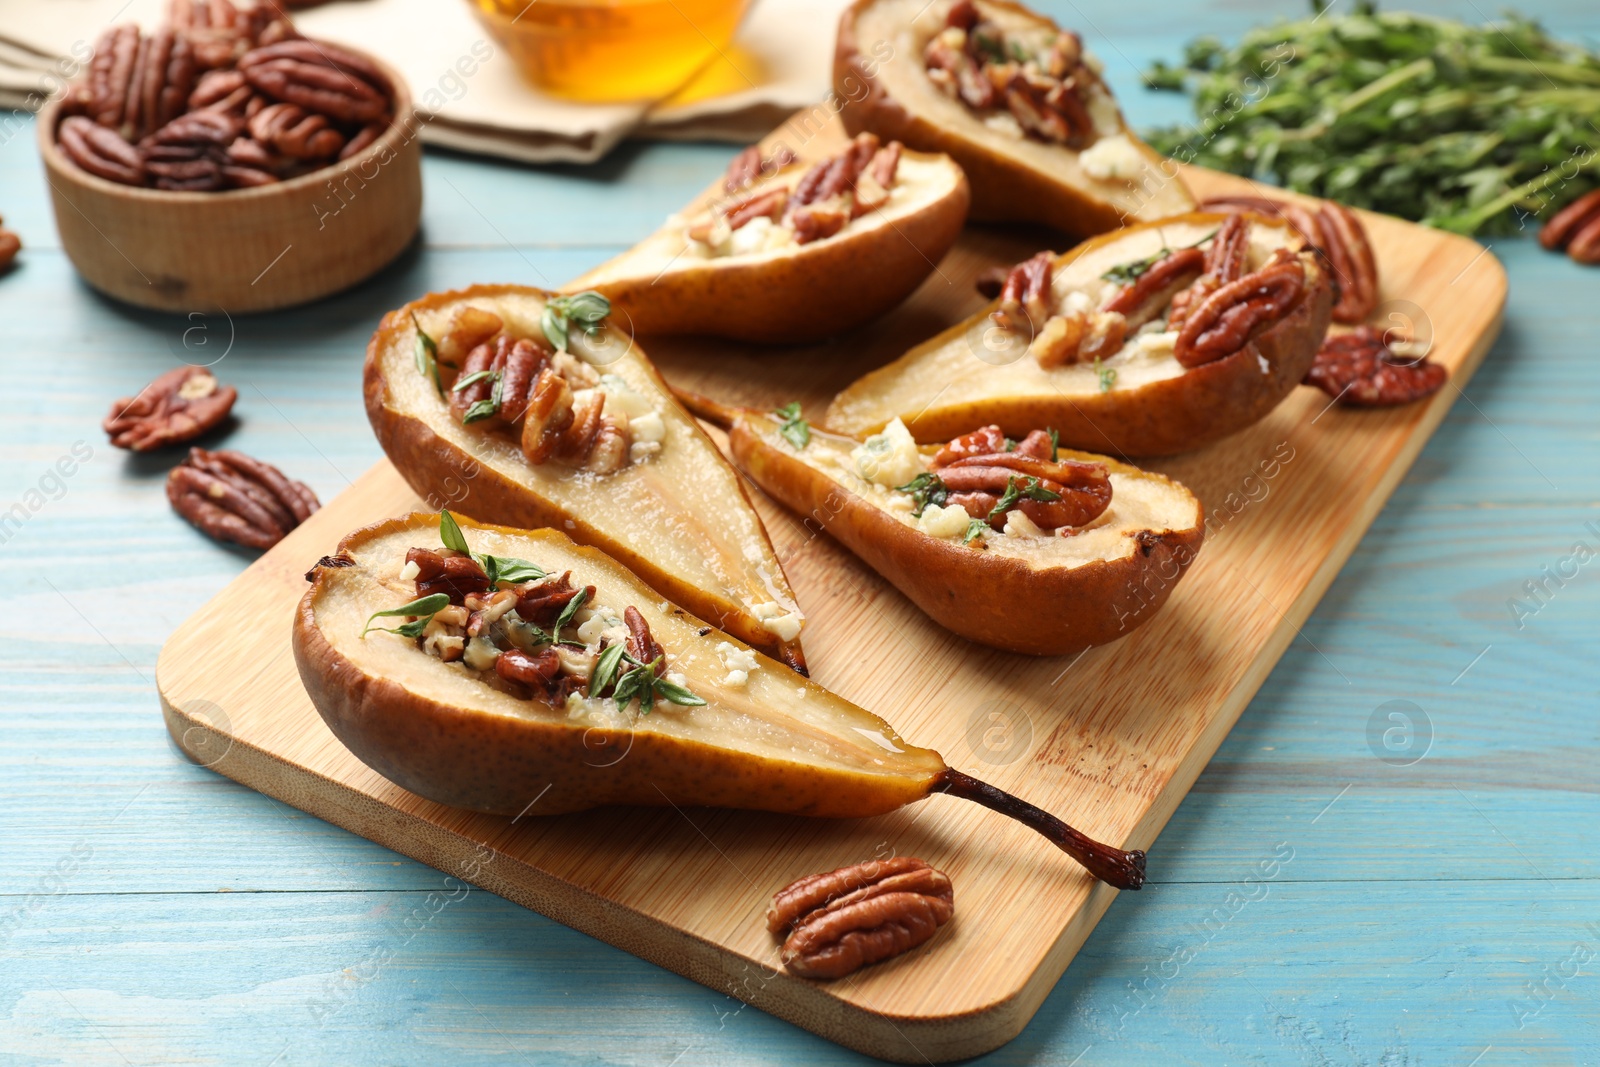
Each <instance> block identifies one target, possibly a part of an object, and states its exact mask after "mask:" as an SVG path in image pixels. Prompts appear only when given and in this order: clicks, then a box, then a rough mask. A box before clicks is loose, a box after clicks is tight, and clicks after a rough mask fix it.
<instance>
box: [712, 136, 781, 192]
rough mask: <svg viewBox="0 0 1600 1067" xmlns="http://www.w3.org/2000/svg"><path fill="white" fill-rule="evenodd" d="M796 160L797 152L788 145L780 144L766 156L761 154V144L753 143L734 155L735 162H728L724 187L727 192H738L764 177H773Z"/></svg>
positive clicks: (723, 181)
mask: <svg viewBox="0 0 1600 1067" xmlns="http://www.w3.org/2000/svg"><path fill="white" fill-rule="evenodd" d="M794 161H795V154H794V153H793V152H792V151H790V150H789V146H788V145H784V144H780V145H778V146H777V147H775V148H774V149H773V150H772V154H771V155H770V156H766V157H763V156H762V155H761V146H760V145H751V146H750V147H749V148H746V149H745V150H744V151H743V152H740V153H739V154H738V155H736V156H734V157H733V162H732V163H729V164H728V172H727V174H726V175H725V176H724V177H723V179H722V188H723V189H724V190H726V191H727V192H730V193H737V192H738V191H739V190H740V189H747V188H749V187H750V186H752V185H754V184H755V183H756V182H758V181H760V180H761V179H762V178H770V177H772V175H774V174H776V173H778V172H779V171H780V170H782V169H783V168H784V167H787V166H788V165H789V164H791V163H793V162H794Z"/></svg>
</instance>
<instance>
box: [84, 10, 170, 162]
mask: <svg viewBox="0 0 1600 1067" xmlns="http://www.w3.org/2000/svg"><path fill="white" fill-rule="evenodd" d="M194 80H195V60H194V51H193V49H192V48H191V47H190V45H189V41H188V40H187V39H186V38H185V37H183V36H182V35H181V34H175V33H173V32H172V31H171V30H159V31H157V32H156V33H153V34H150V35H148V36H146V35H144V34H141V33H140V32H139V27H137V26H131V25H129V26H118V27H115V28H113V29H111V30H108V31H107V32H106V33H105V34H104V35H102V36H101V38H100V41H99V44H98V45H97V52H96V54H95V58H94V59H93V60H92V61H91V62H90V65H89V86H88V95H87V104H88V113H89V115H90V116H91V117H92V118H93V119H94V120H95V121H96V122H98V123H99V124H100V125H102V126H105V127H107V128H109V129H112V130H115V131H117V132H118V133H119V134H121V135H122V137H123V138H124V139H126V140H129V141H137V140H139V139H140V138H142V137H147V136H149V134H150V133H152V132H153V131H154V130H156V129H158V128H159V127H161V126H164V125H165V124H167V123H168V122H171V121H172V120H173V119H175V118H177V117H178V116H179V115H181V114H182V113H183V110H184V108H185V106H186V105H187V103H188V99H189V93H190V91H191V90H192V89H193V88H194Z"/></svg>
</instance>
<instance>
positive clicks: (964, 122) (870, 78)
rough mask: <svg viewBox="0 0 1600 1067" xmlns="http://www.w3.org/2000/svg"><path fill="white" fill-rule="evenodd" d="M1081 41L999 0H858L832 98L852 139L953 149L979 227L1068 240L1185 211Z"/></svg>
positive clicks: (1171, 171)
mask: <svg viewBox="0 0 1600 1067" xmlns="http://www.w3.org/2000/svg"><path fill="white" fill-rule="evenodd" d="M1100 70H1101V68H1100V62H1099V61H1098V60H1097V59H1096V58H1095V57H1094V56H1093V55H1092V54H1091V53H1089V52H1087V51H1086V50H1085V49H1084V48H1083V42H1082V40H1081V39H1080V38H1079V36H1078V35H1077V34H1076V33H1073V32H1072V31H1070V30H1063V29H1061V28H1060V27H1059V26H1057V25H1056V24H1055V23H1054V22H1053V21H1051V20H1050V19H1049V18H1046V17H1045V16H1043V15H1040V14H1037V13H1036V12H1033V11H1030V10H1028V9H1027V8H1025V7H1023V6H1022V5H1021V4H1014V3H1009V2H1006V0H981V2H977V3H974V2H972V0H932V2H931V3H930V2H928V0H856V2H855V3H854V4H852V5H851V6H850V7H849V8H848V9H846V11H845V13H844V15H843V16H842V17H841V19H840V21H839V37H838V44H837V49H836V52H835V56H834V67H833V81H834V90H835V91H836V92H837V94H838V96H839V99H840V100H841V101H843V105H842V109H841V111H840V118H841V119H842V120H843V122H844V126H845V129H847V130H849V131H850V132H851V133H852V134H855V133H860V132H862V131H870V132H872V133H875V134H877V135H878V136H879V137H881V138H883V139H885V140H897V141H900V142H902V143H904V144H905V145H906V146H907V147H909V148H916V149H921V150H922V151H925V152H943V153H946V154H947V155H949V156H950V157H951V158H952V159H954V160H955V161H956V162H957V163H959V164H961V168H962V170H964V171H966V174H967V180H968V181H969V182H971V183H972V217H973V218H975V219H994V220H1016V221H1023V222H1039V223H1043V224H1045V225H1047V226H1053V227H1055V228H1056V229H1058V230H1061V231H1063V232H1065V233H1068V234H1071V235H1073V236H1077V237H1081V236H1085V235H1088V234H1096V233H1103V232H1104V231H1106V230H1111V229H1115V228H1116V227H1118V226H1121V225H1124V224H1125V223H1127V222H1130V221H1137V220H1141V219H1155V218H1162V217H1163V216H1168V215H1176V214H1180V213H1182V212H1185V211H1192V210H1193V209H1194V198H1193V196H1191V195H1190V193H1189V190H1188V187H1187V186H1185V185H1184V183H1183V180H1182V179H1181V178H1180V177H1178V167H1177V165H1176V164H1174V163H1173V162H1171V161H1170V160H1166V159H1164V158H1162V157H1161V156H1159V155H1157V154H1156V152H1155V151H1154V150H1152V149H1151V148H1150V147H1149V146H1147V145H1145V144H1144V143H1143V142H1142V141H1140V140H1139V139H1138V138H1137V137H1135V136H1134V134H1133V132H1132V131H1131V130H1129V129H1128V125H1127V123H1126V122H1124V121H1123V118H1122V112H1121V110H1120V109H1119V108H1118V107H1117V102H1116V100H1115V99H1113V97H1112V95H1111V90H1110V89H1109V88H1107V86H1106V84H1105V81H1104V79H1103V78H1102V77H1101V76H1100Z"/></svg>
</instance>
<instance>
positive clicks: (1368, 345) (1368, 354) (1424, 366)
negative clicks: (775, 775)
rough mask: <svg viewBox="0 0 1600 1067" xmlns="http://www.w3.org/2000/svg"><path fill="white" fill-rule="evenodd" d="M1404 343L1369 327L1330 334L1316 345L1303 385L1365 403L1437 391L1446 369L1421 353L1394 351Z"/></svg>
mask: <svg viewBox="0 0 1600 1067" xmlns="http://www.w3.org/2000/svg"><path fill="white" fill-rule="evenodd" d="M1404 344H1405V343H1404V342H1401V341H1397V340H1395V339H1393V338H1391V337H1389V336H1388V335H1386V334H1384V333H1383V332H1382V331H1380V330H1378V329H1377V328H1375V327H1372V326H1358V327H1356V328H1355V329H1354V330H1349V331H1347V332H1345V333H1337V334H1330V335H1329V336H1328V337H1327V339H1325V340H1324V341H1323V342H1322V347H1321V348H1320V349H1318V350H1317V359H1316V362H1315V363H1313V364H1312V365H1311V370H1309V371H1308V372H1306V377H1305V384H1307V385H1314V386H1316V387H1317V388H1318V389H1321V390H1322V391H1323V392H1324V393H1327V394H1328V395H1329V396H1331V397H1333V398H1334V399H1335V400H1337V401H1339V403H1341V404H1348V405H1350V406H1351V407H1367V408H1373V407H1394V406H1397V405H1400V404H1409V403H1411V402H1412V401H1414V400H1421V399H1422V398H1423V397H1426V396H1431V395H1432V394H1434V393H1436V392H1438V391H1439V389H1440V388H1441V387H1442V386H1443V385H1444V383H1445V382H1446V381H1448V380H1449V378H1450V369H1449V368H1448V367H1446V366H1444V364H1442V363H1434V362H1433V361H1431V360H1429V359H1428V358H1427V356H1426V355H1421V356H1410V355H1404V354H1400V353H1397V352H1396V351H1395V349H1396V348H1397V347H1401V346H1403V345H1404Z"/></svg>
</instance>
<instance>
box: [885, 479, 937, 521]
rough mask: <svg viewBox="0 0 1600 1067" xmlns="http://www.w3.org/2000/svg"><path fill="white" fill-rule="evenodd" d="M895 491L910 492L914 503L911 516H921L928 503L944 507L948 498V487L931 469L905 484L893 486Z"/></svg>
mask: <svg viewBox="0 0 1600 1067" xmlns="http://www.w3.org/2000/svg"><path fill="white" fill-rule="evenodd" d="M895 491H896V492H900V493H909V494H911V499H912V501H913V502H914V504H915V507H914V508H913V509H912V512H911V515H912V517H913V518H921V517H922V513H923V512H924V511H926V510H927V509H928V505H929V504H937V505H938V506H939V507H944V504H945V501H946V500H948V499H950V487H949V486H947V485H945V484H944V481H943V480H942V479H941V478H940V477H939V476H938V475H937V474H934V473H933V472H932V471H923V472H922V473H921V474H919V475H917V476H916V477H915V478H913V479H911V480H910V481H909V482H907V483H906V484H905V485H897V486H895Z"/></svg>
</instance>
